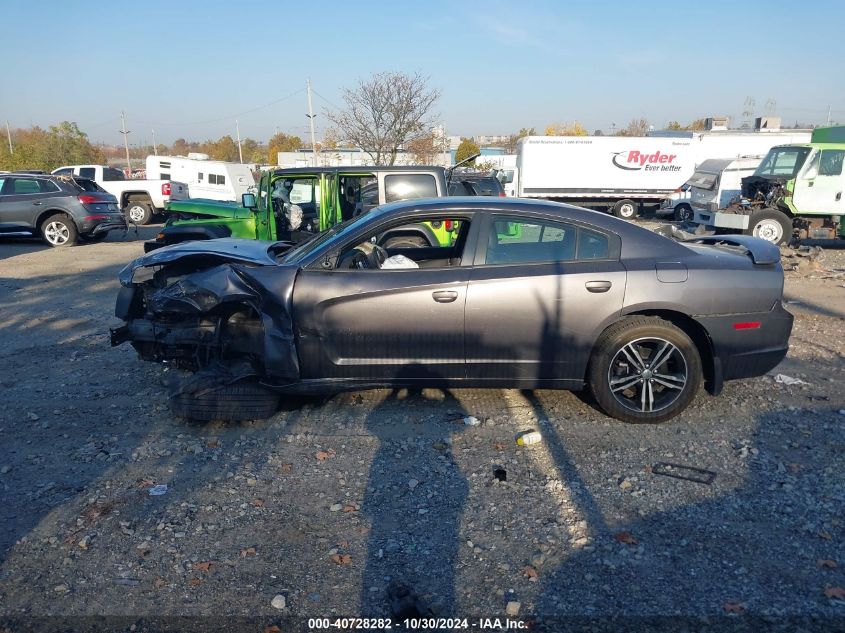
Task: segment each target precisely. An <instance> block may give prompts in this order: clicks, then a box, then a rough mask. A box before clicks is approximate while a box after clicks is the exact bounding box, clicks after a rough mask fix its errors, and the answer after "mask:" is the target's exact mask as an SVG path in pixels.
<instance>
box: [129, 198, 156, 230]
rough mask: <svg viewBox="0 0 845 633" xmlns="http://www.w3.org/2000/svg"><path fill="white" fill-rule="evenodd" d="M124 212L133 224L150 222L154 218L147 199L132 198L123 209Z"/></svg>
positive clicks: (139, 224) (140, 224)
mask: <svg viewBox="0 0 845 633" xmlns="http://www.w3.org/2000/svg"><path fill="white" fill-rule="evenodd" d="M123 212H124V213H125V214H126V218H127V219H128V220H129V221H130V222H131V223H132V224H137V225H138V226H143V225H144V224H148V223H149V222H150V220H152V218H153V211H152V209H151V208H150V204H149V203H148V202H147V201H146V200H139V199H134V200H130V201H129V203H128V204H127V205H126V207H125V208H124V209H123Z"/></svg>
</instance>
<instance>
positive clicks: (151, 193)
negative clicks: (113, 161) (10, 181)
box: [52, 165, 188, 224]
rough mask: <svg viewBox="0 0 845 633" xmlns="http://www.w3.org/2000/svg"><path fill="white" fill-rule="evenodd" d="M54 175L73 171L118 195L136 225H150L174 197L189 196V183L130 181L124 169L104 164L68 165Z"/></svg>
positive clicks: (185, 197)
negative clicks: (154, 216) (153, 218)
mask: <svg viewBox="0 0 845 633" xmlns="http://www.w3.org/2000/svg"><path fill="white" fill-rule="evenodd" d="M52 173H54V174H60V175H61V174H65V175H70V174H73V175H75V176H82V177H83V178H89V179H90V180H93V181H94V182H96V183H97V184H98V185H100V186H101V187H102V188H103V189H105V190H106V191H108V192H109V193H110V194H112V195H113V196H114V197H115V198H117V201H118V203H119V204H120V208H121V209H123V212H124V213H125V214H126V216H127V218H128V219H129V221H130V222H132V223H133V224H147V223H148V222H149V221H150V220H151V219H152V217H153V215H155V214H156V213H162V212H163V211H164V208H165V205H166V204H167V203H168V202H170V201H171V200H185V199H187V198H188V185H186V184H185V183H183V182H176V181H174V180H128V179H127V178H126V177H125V176H124V175H123V172H122V171H120V170H119V169H115V168H113V167H104V166H103V165H67V166H65V167H59V168H58V169H55V170H53V172H52Z"/></svg>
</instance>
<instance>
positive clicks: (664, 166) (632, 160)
mask: <svg viewBox="0 0 845 633" xmlns="http://www.w3.org/2000/svg"><path fill="white" fill-rule="evenodd" d="M677 157H678V155H677V154H663V153H662V152H660V151H659V150H658V151H656V152H654V153H653V154H645V153H643V152H640V151H639V150H631V151H628V152H615V153H614V154H613V164H614V165H616V166H617V167H618V168H619V169H627V170H629V171H639V170H644V171H681V167H680V165H673V164H672V163H673V161H674V160H675V159H676V158H677Z"/></svg>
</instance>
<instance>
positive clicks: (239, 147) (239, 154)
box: [235, 119, 244, 164]
mask: <svg viewBox="0 0 845 633" xmlns="http://www.w3.org/2000/svg"><path fill="white" fill-rule="evenodd" d="M235 133H236V134H237V136H238V158H240V159H241V164H243V162H244V153H243V151H241V126H240V124H239V123H238V120H237V119H235Z"/></svg>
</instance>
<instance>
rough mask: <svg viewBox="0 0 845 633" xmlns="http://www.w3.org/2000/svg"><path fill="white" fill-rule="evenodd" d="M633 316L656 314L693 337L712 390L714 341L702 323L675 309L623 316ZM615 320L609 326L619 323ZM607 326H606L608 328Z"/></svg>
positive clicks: (642, 311)
mask: <svg viewBox="0 0 845 633" xmlns="http://www.w3.org/2000/svg"><path fill="white" fill-rule="evenodd" d="M632 316H655V317H659V318H661V319H663V320H664V321H669V322H670V323H671V324H672V325H674V326H675V327H677V328H679V329H680V330H682V331H683V332H684V333H685V334H686V335H687V336H689V337H690V339H692V342H693V343H694V344H695V347H696V349H697V350H698V355H699V357H700V358H701V370H702V372H703V373H704V381H705V384H706V386H707V389H708V390H710V388H711V385H713V382H714V379H715V378H716V375H715V374H716V370H715V367H714V362H713V343H712V341H711V340H710V335H709V334H708V333H707V330H705V329H704V326H702V325H701V324H700V323H698V322H697V321H696V320H695V319H693V318H691V317H689V316H687V315H686V314H684V313H683V312H675V311H674V310H639V311H637V312H630V313H628V314H626V315H624V316H623V317H622V318H623V319H624V318H627V317H632ZM618 322H619V321H615V322H614V323H611V324H610V325H608V326H607V327H610V326H612V325H614V324H615V323H618ZM606 329H607V328H605V330H606Z"/></svg>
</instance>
